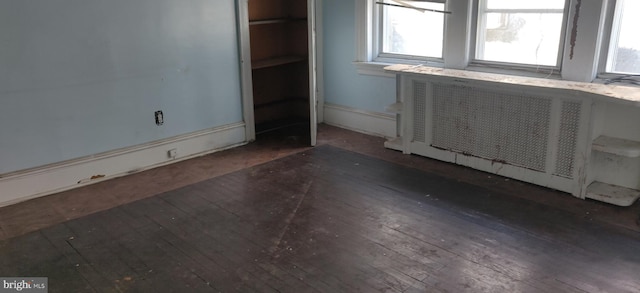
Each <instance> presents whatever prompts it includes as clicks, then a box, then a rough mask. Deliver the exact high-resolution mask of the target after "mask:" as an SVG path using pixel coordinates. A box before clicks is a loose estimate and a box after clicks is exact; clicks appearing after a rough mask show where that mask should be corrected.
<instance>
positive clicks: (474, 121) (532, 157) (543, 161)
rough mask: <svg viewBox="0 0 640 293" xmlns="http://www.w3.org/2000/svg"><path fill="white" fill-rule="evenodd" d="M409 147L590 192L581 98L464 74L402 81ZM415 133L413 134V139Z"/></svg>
mask: <svg viewBox="0 0 640 293" xmlns="http://www.w3.org/2000/svg"><path fill="white" fill-rule="evenodd" d="M402 86H403V89H404V91H405V95H404V96H405V97H406V98H407V100H406V101H402V104H403V111H402V113H403V114H402V116H403V117H402V120H403V123H404V127H401V128H403V130H402V131H403V133H402V141H403V147H402V149H403V151H405V152H406V153H414V154H419V155H424V156H428V157H431V158H435V159H439V160H443V161H448V162H454V163H456V164H460V165H465V166H469V167H472V168H475V169H479V170H483V171H487V172H491V173H495V174H499V175H503V176H507V177H512V178H515V179H519V180H523V181H526V182H531V183H534V184H539V185H543V186H547V187H551V188H554V189H558V190H562V191H565V192H569V193H572V194H573V195H575V196H578V197H583V194H584V191H583V185H584V184H583V183H581V182H580V180H579V178H582V177H583V176H580V174H581V173H580V172H584V159H583V157H584V155H581V154H584V150H581V149H579V146H580V145H583V144H580V143H578V141H579V140H580V139H584V137H585V132H586V131H587V129H583V128H586V127H584V125H587V123H584V119H585V114H586V113H585V112H587V111H588V107H586V105H584V104H585V103H584V102H583V101H581V100H580V99H577V98H575V97H561V96H556V95H553V94H552V93H549V94H547V93H545V92H541V91H540V90H536V91H533V90H532V91H530V92H529V91H526V88H524V89H525V90H523V87H520V88H519V89H515V88H509V87H486V86H484V87H483V86H482V85H475V84H472V83H467V82H459V81H455V80H454V81H451V82H446V81H426V80H420V79H408V80H405V81H403V84H402ZM407 138H408V139H407Z"/></svg>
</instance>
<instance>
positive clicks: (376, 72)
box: [353, 60, 562, 80]
mask: <svg viewBox="0 0 640 293" xmlns="http://www.w3.org/2000/svg"><path fill="white" fill-rule="evenodd" d="M396 64H404V65H414V66H427V67H433V68H444V67H443V66H442V64H441V63H426V64H425V62H424V61H412V60H398V62H376V61H371V62H361V61H354V62H353V65H354V66H355V67H356V69H357V71H358V73H359V74H362V75H371V76H382V77H390V78H392V77H395V74H393V73H390V72H388V71H386V70H385V69H384V68H385V67H387V66H391V65H396ZM461 70H465V71H471V72H485V73H496V74H504V75H513V76H521V77H534V78H545V79H556V80H561V79H562V77H561V76H560V73H559V72H557V71H556V72H553V71H552V72H533V71H527V70H519V69H504V68H495V67H485V66H474V65H472V66H469V67H467V68H466V69H461Z"/></svg>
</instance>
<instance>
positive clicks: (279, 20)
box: [249, 18, 307, 25]
mask: <svg viewBox="0 0 640 293" xmlns="http://www.w3.org/2000/svg"><path fill="white" fill-rule="evenodd" d="M295 21H307V19H306V18H274V19H261V20H252V21H249V25H265V24H276V23H287V22H295Z"/></svg>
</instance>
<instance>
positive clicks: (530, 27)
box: [476, 1, 563, 66]
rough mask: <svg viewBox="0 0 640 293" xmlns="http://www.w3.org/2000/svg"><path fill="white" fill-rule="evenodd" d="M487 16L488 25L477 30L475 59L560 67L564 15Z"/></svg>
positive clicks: (512, 14)
mask: <svg viewBox="0 0 640 293" xmlns="http://www.w3.org/2000/svg"><path fill="white" fill-rule="evenodd" d="M555 2H558V1H555ZM561 2H562V1H561ZM484 16H485V17H486V18H485V20H486V21H485V22H484V23H482V22H481V23H480V25H479V28H478V43H477V44H476V45H477V48H476V59H479V60H486V61H496V62H508V63H520V64H530V65H544V66H557V65H558V64H557V63H558V54H559V50H560V43H561V36H562V20H563V13H486V14H485V15H484ZM482 24H484V27H482Z"/></svg>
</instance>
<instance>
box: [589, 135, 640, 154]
mask: <svg viewBox="0 0 640 293" xmlns="http://www.w3.org/2000/svg"><path fill="white" fill-rule="evenodd" d="M593 150H596V151H599V152H604V153H609V154H614V155H618V156H625V157H630V158H637V157H640V142H638V141H632V140H626V139H621V138H615V137H609V136H599V137H598V138H596V139H595V140H594V141H593Z"/></svg>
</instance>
